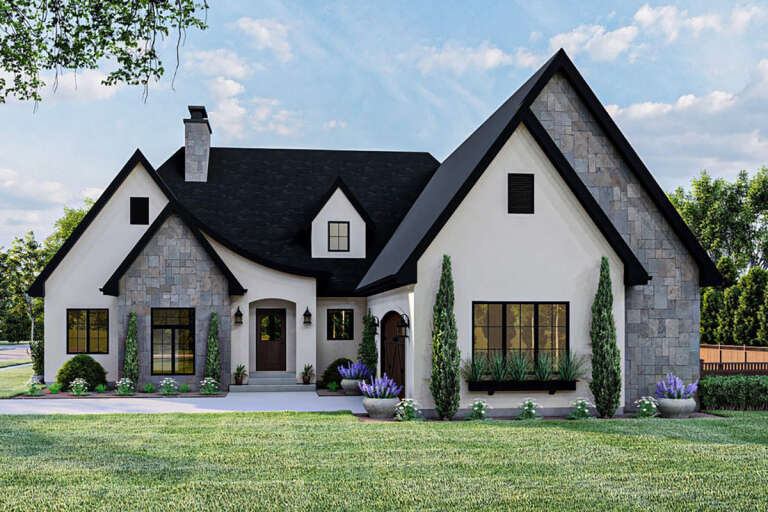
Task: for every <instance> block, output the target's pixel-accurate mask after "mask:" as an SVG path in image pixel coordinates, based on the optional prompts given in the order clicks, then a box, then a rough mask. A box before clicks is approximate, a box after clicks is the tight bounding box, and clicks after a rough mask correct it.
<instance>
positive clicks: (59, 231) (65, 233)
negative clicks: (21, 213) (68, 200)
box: [43, 199, 93, 263]
mask: <svg viewBox="0 0 768 512" xmlns="http://www.w3.org/2000/svg"><path fill="white" fill-rule="evenodd" d="M84 203H85V204H84V205H83V207H82V208H70V207H68V206H65V207H64V215H63V216H62V217H61V218H59V219H58V220H57V221H56V222H55V223H54V224H53V233H51V234H50V235H48V238H46V239H45V241H44V242H43V248H44V250H45V263H48V262H49V261H50V259H51V258H53V255H54V254H56V252H57V251H58V250H59V249H60V248H61V246H62V245H64V242H65V241H66V240H67V238H69V235H71V234H72V232H73V231H74V230H75V228H76V227H77V225H78V224H80V222H81V221H82V220H83V218H84V217H85V214H86V213H88V210H90V209H91V207H92V206H93V199H86V200H85V202H84Z"/></svg>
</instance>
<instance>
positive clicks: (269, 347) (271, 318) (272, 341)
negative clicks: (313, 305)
mask: <svg viewBox="0 0 768 512" xmlns="http://www.w3.org/2000/svg"><path fill="white" fill-rule="evenodd" d="M256 371H285V310H284V309H257V310H256Z"/></svg>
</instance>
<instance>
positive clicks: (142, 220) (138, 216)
mask: <svg viewBox="0 0 768 512" xmlns="http://www.w3.org/2000/svg"><path fill="white" fill-rule="evenodd" d="M131 224H149V198H148V197H132V198H131Z"/></svg>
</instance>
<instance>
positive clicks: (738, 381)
mask: <svg viewBox="0 0 768 512" xmlns="http://www.w3.org/2000/svg"><path fill="white" fill-rule="evenodd" d="M699 402H700V403H701V408H702V409H705V410H710V411H713V410H721V409H735V410H744V409H762V410H765V409H768V375H728V376H720V375H717V376H707V377H704V378H702V379H701V380H700V381H699Z"/></svg>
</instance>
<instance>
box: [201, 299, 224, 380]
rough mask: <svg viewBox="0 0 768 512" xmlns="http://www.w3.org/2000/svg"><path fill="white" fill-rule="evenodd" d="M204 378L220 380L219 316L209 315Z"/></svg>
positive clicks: (216, 314)
mask: <svg viewBox="0 0 768 512" xmlns="http://www.w3.org/2000/svg"><path fill="white" fill-rule="evenodd" d="M205 376H206V377H210V378H212V379H214V380H215V381H216V382H218V381H220V380H221V349H220V348H219V315H218V313H216V311H214V312H213V313H211V325H210V329H209V331H208V344H207V345H206V353H205Z"/></svg>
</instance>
